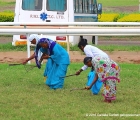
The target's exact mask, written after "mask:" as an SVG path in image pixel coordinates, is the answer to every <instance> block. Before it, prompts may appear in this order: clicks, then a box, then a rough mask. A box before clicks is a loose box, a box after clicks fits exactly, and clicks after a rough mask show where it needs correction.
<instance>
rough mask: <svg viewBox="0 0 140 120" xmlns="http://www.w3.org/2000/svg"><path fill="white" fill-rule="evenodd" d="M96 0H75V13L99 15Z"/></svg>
mask: <svg viewBox="0 0 140 120" xmlns="http://www.w3.org/2000/svg"><path fill="white" fill-rule="evenodd" d="M96 5H97V3H96V0H74V13H83V14H97V6H96Z"/></svg>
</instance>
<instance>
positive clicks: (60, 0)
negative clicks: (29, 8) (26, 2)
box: [46, 0, 67, 11]
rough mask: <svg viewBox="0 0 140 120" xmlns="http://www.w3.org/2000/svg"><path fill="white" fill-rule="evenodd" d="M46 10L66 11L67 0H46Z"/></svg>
mask: <svg viewBox="0 0 140 120" xmlns="http://www.w3.org/2000/svg"><path fill="white" fill-rule="evenodd" d="M46 6H47V8H46V9H47V10H48V11H66V9H67V7H66V6H67V0H47V5H46Z"/></svg>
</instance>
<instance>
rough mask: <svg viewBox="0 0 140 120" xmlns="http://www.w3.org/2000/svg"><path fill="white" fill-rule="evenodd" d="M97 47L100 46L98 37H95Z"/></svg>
mask: <svg viewBox="0 0 140 120" xmlns="http://www.w3.org/2000/svg"><path fill="white" fill-rule="evenodd" d="M95 45H98V36H95Z"/></svg>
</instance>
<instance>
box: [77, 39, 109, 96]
mask: <svg viewBox="0 0 140 120" xmlns="http://www.w3.org/2000/svg"><path fill="white" fill-rule="evenodd" d="M78 47H79V49H81V50H82V51H83V52H84V53H85V55H86V57H92V58H94V57H95V56H98V55H100V56H102V57H107V58H109V56H108V55H107V54H106V53H105V52H103V51H102V50H100V49H99V48H97V47H95V46H92V45H88V44H87V40H86V39H83V38H82V39H81V40H80V42H79V43H78ZM87 68H88V66H87V65H84V66H83V67H81V68H80V70H78V71H77V72H76V75H80V73H81V72H82V71H84V70H86V69H87ZM95 74H96V73H95V71H94V69H93V68H92V69H91V71H90V72H89V74H88V82H87V86H89V85H90V84H91V82H92V81H93V79H94V77H95ZM102 84H103V83H102V82H101V81H100V80H99V79H98V80H97V81H96V83H95V84H94V85H93V86H92V88H91V91H92V93H93V94H98V93H99V91H100V89H101V87H102Z"/></svg>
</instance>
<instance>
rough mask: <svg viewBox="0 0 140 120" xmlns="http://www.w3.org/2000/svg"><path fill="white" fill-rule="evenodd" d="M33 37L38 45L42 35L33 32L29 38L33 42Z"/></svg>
mask: <svg viewBox="0 0 140 120" xmlns="http://www.w3.org/2000/svg"><path fill="white" fill-rule="evenodd" d="M33 39H36V45H37V43H38V41H39V40H40V37H39V36H38V35H37V34H31V35H30V36H29V39H28V40H29V41H30V42H31V41H32V40H33Z"/></svg>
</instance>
